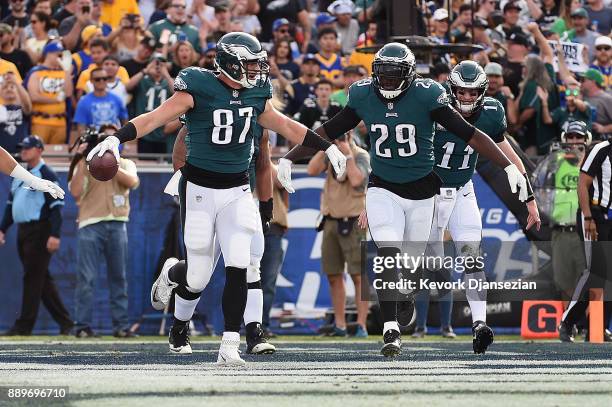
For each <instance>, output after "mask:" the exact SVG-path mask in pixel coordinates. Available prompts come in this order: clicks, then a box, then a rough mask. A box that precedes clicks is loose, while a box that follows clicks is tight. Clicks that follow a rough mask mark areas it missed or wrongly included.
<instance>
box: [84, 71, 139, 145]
mask: <svg viewBox="0 0 612 407" xmlns="http://www.w3.org/2000/svg"><path fill="white" fill-rule="evenodd" d="M108 80H109V77H108V74H107V73H106V71H105V70H104V69H103V68H94V69H93V70H92V71H91V81H92V83H93V87H94V90H93V92H91V93H88V94H86V95H84V96H83V97H82V98H81V99H80V100H79V102H78V104H77V107H76V112H75V114H74V123H75V124H76V125H77V131H78V134H83V132H84V131H85V128H86V127H91V126H93V127H95V128H100V127H101V126H103V125H114V126H117V127H118V128H119V127H121V126H122V125H123V124H124V123H125V122H126V121H127V119H128V114H127V110H126V108H125V105H124V104H123V102H122V101H121V99H120V98H119V97H118V96H116V95H114V94H112V93H108V90H107V88H106V84H107V83H108Z"/></svg>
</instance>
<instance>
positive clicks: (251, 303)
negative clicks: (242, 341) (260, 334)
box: [244, 288, 263, 325]
mask: <svg viewBox="0 0 612 407" xmlns="http://www.w3.org/2000/svg"><path fill="white" fill-rule="evenodd" d="M262 315H263V290H262V289H261V288H253V289H250V290H248V291H247V302H246V308H245V309H244V325H247V324H250V323H251V322H259V323H260V324H261V318H262Z"/></svg>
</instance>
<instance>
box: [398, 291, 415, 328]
mask: <svg viewBox="0 0 612 407" xmlns="http://www.w3.org/2000/svg"><path fill="white" fill-rule="evenodd" d="M415 320H416V310H415V308H414V297H413V296H412V294H411V295H410V298H407V299H405V300H402V301H398V302H397V323H398V324H399V325H400V326H402V327H406V326H410V325H411V324H412V323H413V322H414V321H415Z"/></svg>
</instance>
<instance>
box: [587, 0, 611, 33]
mask: <svg viewBox="0 0 612 407" xmlns="http://www.w3.org/2000/svg"><path fill="white" fill-rule="evenodd" d="M586 4H587V5H586V7H585V9H586V11H587V13H589V20H591V29H592V30H593V31H597V32H599V33H600V34H601V35H610V28H611V26H612V8H611V7H610V3H609V2H608V5H607V6H606V5H605V4H604V1H603V0H587V1H586Z"/></svg>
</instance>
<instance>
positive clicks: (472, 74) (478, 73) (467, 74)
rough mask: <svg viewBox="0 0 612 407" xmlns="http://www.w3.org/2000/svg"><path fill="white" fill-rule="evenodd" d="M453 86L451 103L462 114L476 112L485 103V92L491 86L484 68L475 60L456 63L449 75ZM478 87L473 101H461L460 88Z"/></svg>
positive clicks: (450, 83)
mask: <svg viewBox="0 0 612 407" xmlns="http://www.w3.org/2000/svg"><path fill="white" fill-rule="evenodd" d="M448 83H449V85H450V88H451V92H450V99H451V103H452V104H453V106H455V108H456V109H457V110H459V112H460V113H461V114H465V115H471V114H474V113H476V112H477V111H478V110H479V109H480V108H481V107H482V104H483V103H484V97H485V92H486V91H487V88H488V87H489V79H488V78H487V74H486V73H485V71H484V69H482V67H481V66H480V65H478V64H477V63H476V62H474V61H462V62H460V63H458V64H457V65H455V67H454V68H453V70H452V71H451V73H450V75H449V77H448ZM460 88H461V89H476V90H477V91H478V97H477V98H476V100H475V101H474V102H472V103H466V102H461V101H460V100H459V99H458V98H457V90H458V89H460Z"/></svg>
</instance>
